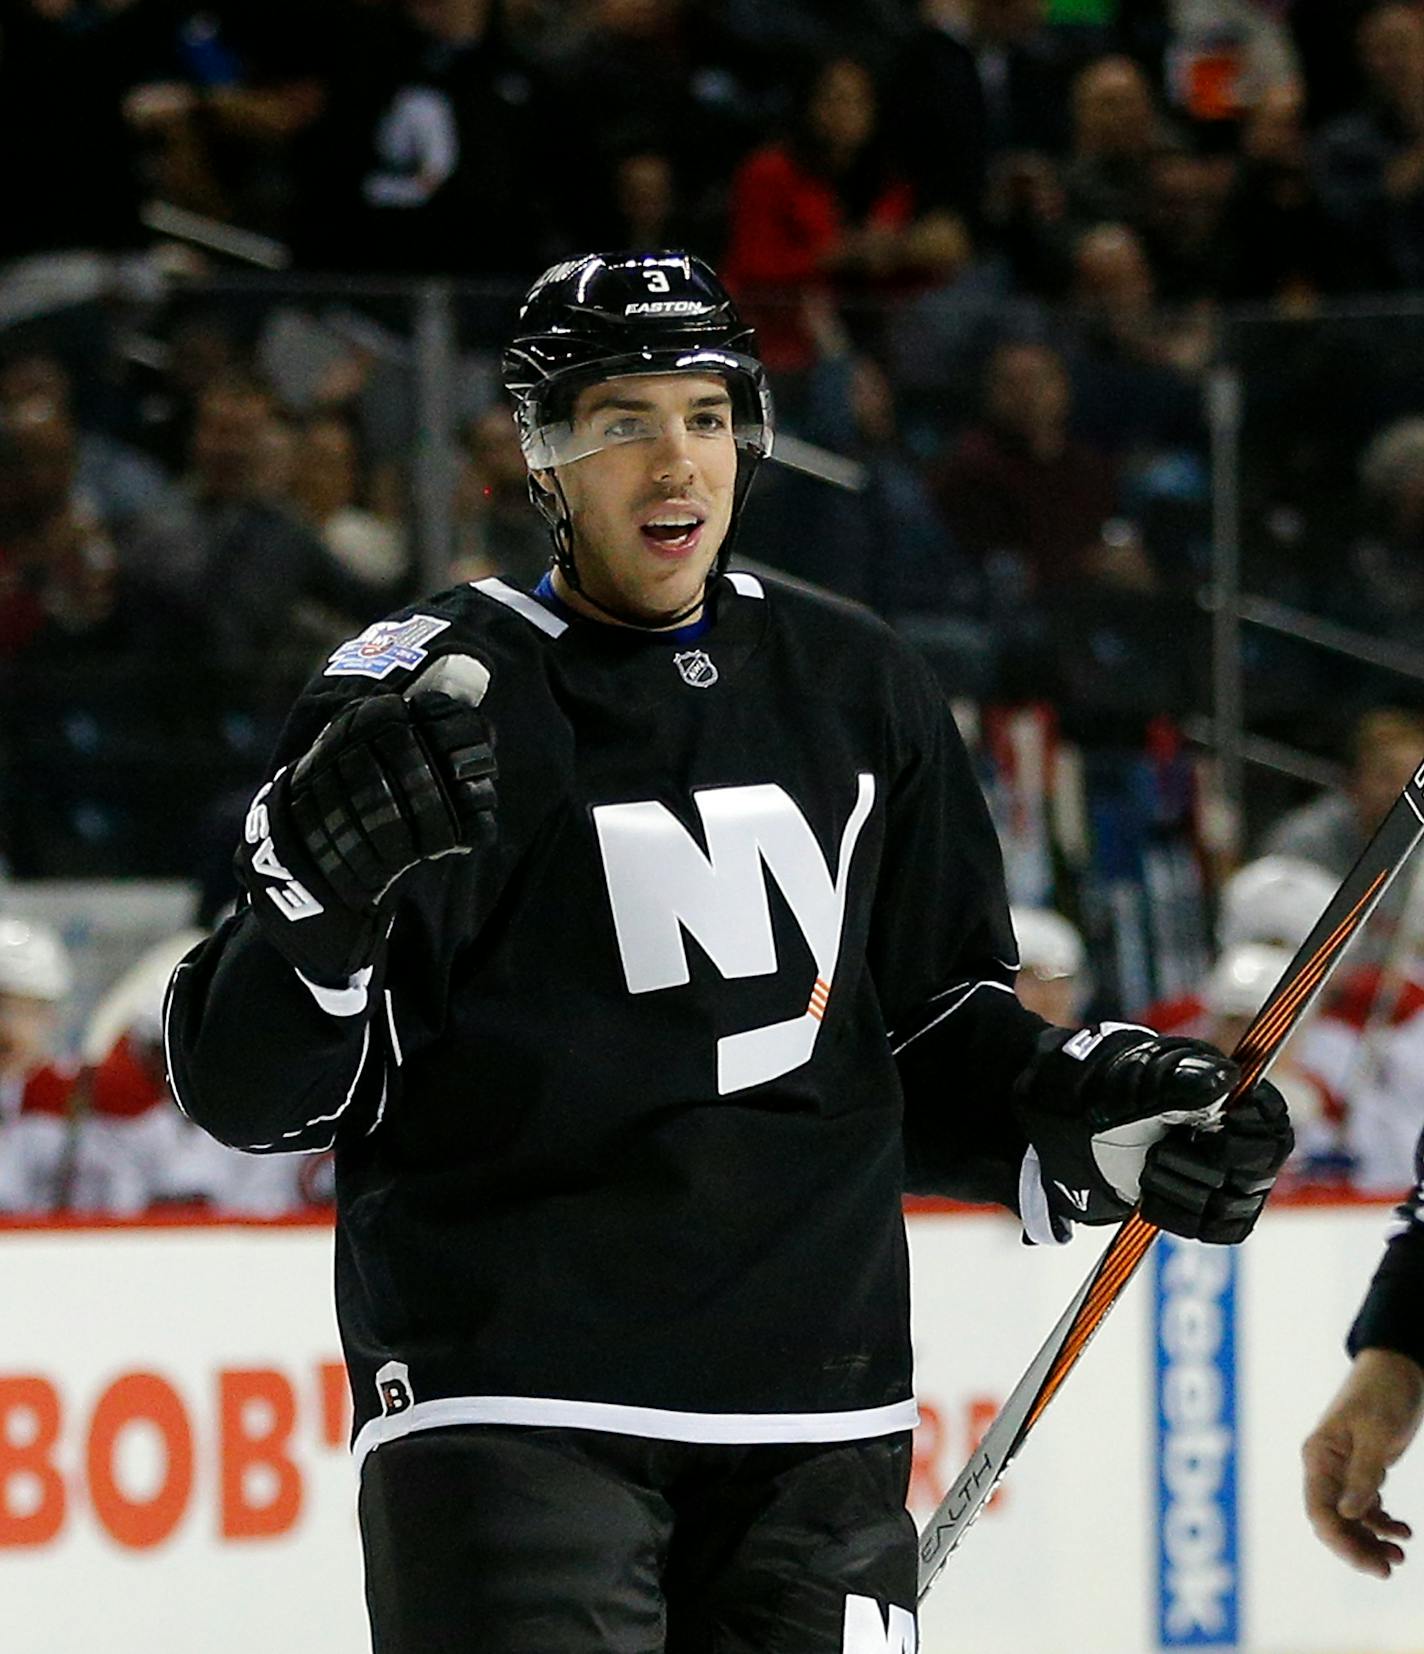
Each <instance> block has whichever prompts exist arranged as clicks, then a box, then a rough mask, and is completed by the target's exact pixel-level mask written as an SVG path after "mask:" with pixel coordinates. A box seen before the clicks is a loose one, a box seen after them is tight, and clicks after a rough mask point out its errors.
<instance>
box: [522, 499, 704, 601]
mask: <svg viewBox="0 0 1424 1654" xmlns="http://www.w3.org/2000/svg"><path fill="white" fill-rule="evenodd" d="M550 481H551V482H552V484H553V487H552V488H546V487H545V486H544V485H543V484H542V483H540V482H538V481H536V479H535V478H534V477H533V476H532V475H531V476H530V478H529V494H530V497H531V498H532V499H533V501H534V505H535V507H536V508H537V510H538V512H539V515H540V516H541V517H543V519H544V521H545V522H546V523H547V524H548V525H549V533H550V535H551V537H552V538H553V541H554V566H555V567H556V568H557V569H558V571H559V573H560V574H561V575H563V577H564V580H565V583H566V584H567V585H568V586H569V588H570V590H572V591H576V592H577V593H578V594H579V596H580V597H581V598H582V599H583V600H584V602H585V603H589V604H591V605H592V606H593V607H594V608H595V609H597V610H598V612H599V613H600V614H604V615H607V616H608V618H609V619H610V620H616V621H617V622H618V623H619V624H620V625H622V626H631V627H634V628H636V629H637V630H638V631H640V632H661V631H666V630H670V629H671V628H672V627H674V626H677V625H679V624H681V622H682V621H684V620H687V619H689V618H690V617H691V616H692V615H695V614H696V613H697V611H698V610H699V609H700V608H701V607H702V605H703V603H704V602H705V601H706V598H707V582H706V581H705V580H704V581H703V583H702V586H701V587H700V589H699V590H698V593H697V596H696V597H694V598H693V600H692V602H691V603H689V604H687V606H686V607H685V608H682V609H679V610H678V611H677V612H676V613H675V614H671V615H659V616H658V618H657V619H656V620H649V619H647V617H646V616H644V615H638V614H634V613H633V612H632V611H631V610H628V609H620V608H616V607H614V606H613V605H612V604H609V603H602V602H600V601H599V599H598V598H596V597H595V596H594V595H593V593H592V592H591V591H589V589H588V587H587V586H585V585H584V583H583V581H582V579H581V578H580V576H579V571H578V564H577V562H576V561H575V560H574V525H573V517H572V514H571V513H570V511H569V502H568V500H567V498H566V497H565V495H564V490H563V487H562V485H561V484H560V482H559V479H558V476H557V475H553V476H551V477H550ZM714 568H718V569H719V572H720V568H719V565H717V564H714Z"/></svg>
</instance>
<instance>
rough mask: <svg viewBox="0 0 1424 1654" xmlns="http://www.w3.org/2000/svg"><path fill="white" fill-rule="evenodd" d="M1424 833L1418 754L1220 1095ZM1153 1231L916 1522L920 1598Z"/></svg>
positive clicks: (1082, 1301)
mask: <svg viewBox="0 0 1424 1654" xmlns="http://www.w3.org/2000/svg"><path fill="white" fill-rule="evenodd" d="M1421 837H1424V764H1422V765H1421V766H1420V767H1419V769H1418V770H1416V771H1415V773H1414V775H1413V777H1412V778H1411V779H1410V781H1409V782H1408V783H1407V784H1406V786H1405V788H1404V791H1403V792H1402V793H1401V794H1400V795H1399V798H1398V799H1397V800H1396V801H1395V804H1394V806H1393V808H1392V809H1391V810H1390V812H1389V814H1388V815H1387V816H1386V817H1385V818H1384V821H1383V822H1382V823H1381V824H1380V827H1379V830H1378V832H1376V833H1375V836H1374V837H1373V838H1372V839H1371V840H1370V842H1369V843H1368V844H1367V845H1366V846H1365V849H1364V851H1363V853H1362V854H1361V856H1360V859H1359V860H1358V861H1357V862H1356V863H1355V865H1354V867H1353V868H1351V870H1350V872H1349V873H1348V874H1347V875H1346V878H1345V880H1344V883H1343V884H1341V886H1340V888H1339V889H1338V890H1337V891H1336V892H1335V894H1334V896H1333V897H1331V899H1330V902H1329V904H1328V905H1327V906H1326V909H1325V911H1324V913H1322V914H1321V916H1320V918H1319V920H1318V921H1317V922H1316V925H1315V928H1314V929H1313V930H1312V931H1311V933H1310V935H1309V936H1307V937H1306V939H1305V941H1304V942H1302V943H1301V945H1300V948H1299V950H1298V952H1297V953H1296V955H1295V957H1294V958H1293V959H1292V960H1291V962H1290V964H1289V965H1288V966H1287V967H1286V969H1285V971H1284V972H1283V973H1282V976H1281V979H1280V981H1279V982H1277V983H1276V985H1275V987H1274V988H1273V989H1272V990H1271V992H1270V994H1269V995H1268V996H1267V999H1266V1002H1265V1004H1264V1005H1263V1006H1262V1007H1261V1009H1260V1010H1259V1011H1258V1012H1257V1013H1256V1016H1255V1018H1254V1020H1253V1021H1252V1022H1251V1024H1250V1026H1249V1027H1248V1028H1247V1029H1246V1032H1245V1033H1244V1034H1243V1035H1242V1036H1241V1038H1240V1040H1239V1041H1238V1042H1237V1045H1236V1049H1235V1050H1234V1051H1233V1052H1232V1053H1231V1055H1232V1057H1233V1058H1234V1059H1235V1061H1236V1062H1238V1063H1239V1064H1240V1066H1241V1076H1240V1078H1239V1079H1238V1080H1237V1082H1236V1085H1235V1086H1234V1087H1233V1088H1232V1091H1231V1094H1230V1096H1229V1097H1228V1098H1227V1103H1226V1106H1227V1108H1228V1109H1229V1108H1230V1107H1231V1104H1232V1103H1233V1102H1234V1101H1235V1100H1236V1099H1237V1098H1238V1097H1241V1096H1244V1095H1245V1093H1246V1092H1248V1091H1250V1089H1251V1088H1252V1087H1253V1086H1254V1085H1255V1084H1256V1082H1257V1081H1258V1080H1260V1079H1261V1078H1262V1076H1263V1075H1264V1074H1265V1072H1266V1070H1267V1069H1268V1068H1269V1067H1270V1066H1271V1063H1272V1062H1273V1061H1274V1060H1275V1058H1276V1056H1277V1055H1278V1053H1279V1052H1280V1049H1281V1047H1282V1046H1283V1045H1284V1044H1285V1042H1286V1039H1287V1038H1288V1036H1289V1035H1290V1032H1291V1030H1292V1029H1293V1028H1294V1027H1295V1025H1296V1024H1297V1023H1298V1022H1299V1021H1300V1019H1301V1017H1302V1016H1304V1015H1305V1013H1306V1011H1307V1010H1308V1009H1309V1007H1310V1004H1311V1001H1312V1000H1313V999H1314V998H1315V996H1316V994H1318V993H1319V992H1320V990H1321V989H1322V988H1323V987H1324V986H1325V984H1326V982H1327V981H1328V980H1329V978H1330V973H1331V972H1332V971H1333V970H1334V969H1335V966H1336V965H1337V964H1338V963H1339V960H1340V955H1341V954H1342V953H1343V952H1344V951H1345V947H1346V945H1347V944H1348V942H1349V941H1350V939H1351V937H1353V936H1354V935H1355V933H1356V932H1357V931H1358V930H1359V929H1360V927H1361V925H1363V924H1364V922H1365V920H1366V919H1367V918H1368V917H1369V916H1370V914H1371V913H1372V912H1373V911H1374V908H1375V905H1376V904H1377V903H1378V901H1379V899H1380V897H1381V896H1383V895H1384V893H1385V891H1386V889H1387V888H1388V887H1389V884H1390V881H1391V880H1392V879H1393V878H1394V876H1395V874H1396V873H1398V872H1399V870H1400V868H1401V867H1403V866H1404V863H1405V862H1406V861H1407V860H1408V858H1409V855H1410V852H1411V851H1412V850H1413V849H1414V847H1415V845H1417V844H1418V843H1419V840H1420V838H1421ZM1158 1233H1159V1231H1158V1229H1157V1227H1156V1226H1155V1225H1154V1224H1151V1223H1148V1222H1147V1221H1146V1220H1145V1219H1143V1218H1142V1217H1141V1216H1139V1215H1138V1214H1137V1213H1136V1212H1134V1213H1133V1214H1132V1216H1131V1217H1130V1218H1128V1219H1127V1220H1126V1222H1124V1223H1123V1225H1122V1226H1121V1228H1119V1229H1118V1231H1117V1233H1116V1234H1115V1235H1114V1236H1113V1238H1112V1240H1111V1241H1110V1242H1109V1243H1108V1247H1107V1250H1106V1251H1105V1252H1104V1253H1103V1255H1102V1257H1101V1258H1100V1259H1099V1261H1098V1264H1097V1266H1096V1268H1095V1269H1094V1270H1093V1272H1092V1274H1091V1275H1089V1277H1088V1279H1087V1280H1086V1281H1084V1282H1083V1284H1082V1286H1081V1287H1079V1289H1078V1291H1077V1293H1076V1294H1075V1295H1074V1298H1073V1301H1072V1302H1071V1303H1070V1304H1069V1305H1068V1308H1067V1309H1066V1310H1065V1311H1064V1312H1063V1315H1062V1317H1061V1319H1060V1320H1059V1322H1058V1325H1057V1326H1056V1327H1054V1329H1053V1331H1052V1332H1051V1333H1050V1334H1049V1335H1048V1339H1047V1341H1046V1342H1045V1344H1044V1346H1043V1348H1042V1349H1041V1350H1040V1351H1039V1352H1038V1354H1037V1355H1036V1356H1035V1357H1034V1358H1033V1361H1032V1363H1031V1364H1030V1366H1029V1369H1028V1371H1027V1372H1026V1373H1025V1374H1024V1375H1023V1377H1022V1378H1021V1379H1020V1380H1019V1382H1018V1384H1017V1385H1016V1386H1015V1387H1014V1391H1013V1394H1012V1395H1011V1396H1010V1397H1009V1399H1008V1400H1007V1401H1006V1402H1005V1403H1004V1405H1003V1407H1002V1408H1001V1409H1000V1410H999V1414H998V1417H997V1418H995V1420H994V1422H993V1423H992V1424H991V1425H990V1426H989V1429H988V1431H987V1432H986V1434H985V1436H984V1438H983V1440H982V1441H981V1442H980V1443H979V1445H978V1447H976V1448H975V1450H974V1452H973V1454H972V1455H971V1457H970V1460H969V1463H968V1464H967V1465H965V1467H964V1469H963V1470H962V1471H961V1472H960V1473H959V1476H958V1477H957V1478H956V1480H955V1482H954V1485H953V1486H952V1487H951V1488H950V1490H949V1492H948V1493H947V1494H946V1495H945V1496H944V1498H943V1499H942V1500H941V1501H940V1504H939V1508H938V1509H937V1510H936V1511H935V1513H934V1515H933V1516H931V1517H930V1519H929V1521H928V1522H926V1523H925V1525H924V1528H923V1529H922V1530H921V1532H920V1582H919V1595H920V1600H921V1601H923V1600H924V1596H925V1593H926V1592H927V1591H928V1590H929V1588H930V1586H931V1585H933V1584H934V1582H935V1580H936V1578H937V1577H938V1576H939V1571H940V1569H941V1568H943V1567H944V1565H945V1563H946V1562H947V1561H948V1560H949V1556H950V1554H951V1552H952V1551H953V1550H954V1549H955V1547H956V1546H957V1545H958V1544H959V1541H960V1540H961V1539H962V1538H963V1537H964V1535H965V1533H966V1532H967V1531H968V1528H969V1525H970V1523H971V1522H973V1520H974V1518H975V1517H976V1516H977V1515H978V1514H979V1512H980V1511H981V1510H982V1509H983V1508H984V1506H985V1505H986V1504H987V1503H988V1501H989V1496H990V1494H991V1493H992V1492H993V1491H994V1488H995V1487H996V1486H997V1485H998V1482H999V1480H1000V1478H1001V1477H1002V1476H1003V1474H1004V1472H1005V1471H1006V1470H1007V1469H1008V1467H1009V1465H1010V1463H1011V1462H1012V1460H1013V1458H1014V1456H1015V1454H1017V1452H1018V1450H1019V1448H1020V1447H1022V1446H1023V1442H1024V1438H1025V1437H1026V1436H1027V1435H1028V1433H1029V1431H1030V1430H1032V1429H1033V1427H1034V1425H1035V1424H1036V1423H1037V1422H1038V1420H1039V1418H1040V1416H1041V1415H1042V1413H1043V1410H1044V1408H1045V1407H1047V1405H1048V1403H1049V1402H1050V1401H1051V1400H1052V1399H1053V1397H1054V1396H1055V1395H1056V1394H1057V1392H1058V1389H1059V1387H1060V1386H1061V1385H1062V1383H1063V1381H1064V1379H1065V1378H1067V1376H1068V1374H1069V1373H1070V1372H1071V1371H1072V1370H1073V1368H1074V1366H1075V1365H1076V1364H1077V1361H1078V1357H1079V1356H1080V1355H1082V1353H1083V1351H1084V1350H1085V1349H1086V1348H1087V1347H1088V1343H1089V1340H1090V1339H1091V1338H1092V1336H1093V1334H1094V1333H1095V1332H1096V1331H1097V1330H1098V1328H1099V1327H1100V1326H1101V1325H1102V1323H1103V1321H1104V1319H1105V1318H1106V1316H1107V1313H1108V1311H1109V1310H1110V1309H1111V1308H1112V1307H1113V1305H1114V1304H1115V1303H1116V1302H1117V1300H1118V1298H1119V1297H1120V1296H1121V1295H1122V1291H1123V1288H1124V1287H1125V1286H1126V1285H1127V1283H1128V1282H1129V1281H1130V1280H1131V1279H1132V1277H1133V1275H1134V1273H1135V1272H1136V1270H1137V1266H1138V1265H1139V1264H1140V1263H1141V1262H1142V1260H1143V1259H1144V1258H1145V1257H1146V1256H1147V1252H1148V1249H1149V1248H1150V1247H1151V1245H1152V1242H1153V1241H1154V1240H1156V1238H1157V1235H1158Z"/></svg>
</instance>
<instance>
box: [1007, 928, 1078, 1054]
mask: <svg viewBox="0 0 1424 1654" xmlns="http://www.w3.org/2000/svg"><path fill="white" fill-rule="evenodd" d="M1009 917H1010V919H1012V921H1013V926H1014V937H1015V939H1016V940H1017V942H1018V945H1019V974H1018V976H1017V977H1016V978H1015V981H1014V992H1015V993H1017V994H1018V996H1019V998H1020V999H1021V1000H1022V1001H1023V1003H1024V1004H1025V1005H1027V1006H1028V1008H1029V1010H1030V1011H1037V1012H1038V1014H1039V1016H1041V1017H1043V1018H1044V1019H1045V1020H1046V1021H1048V1022H1054V1023H1057V1024H1058V1025H1059V1026H1060V1027H1063V1028H1076V1027H1078V1026H1079V1025H1080V1024H1081V1022H1082V1020H1083V1014H1084V1012H1085V1011H1086V1009H1087V1004H1088V1000H1089V998H1090V997H1091V995H1092V979H1091V977H1090V975H1089V972H1088V956H1087V952H1086V950H1085V949H1084V947H1083V938H1082V936H1081V935H1080V934H1079V931H1078V927H1077V926H1076V925H1075V924H1073V922H1072V921H1071V920H1069V919H1065V918H1064V917H1063V915H1062V914H1061V913H1055V912H1053V910H1052V909H1051V908H1046V907H1015V908H1011V909H1010V911H1009Z"/></svg>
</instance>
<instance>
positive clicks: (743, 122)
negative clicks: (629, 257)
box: [538, 0, 779, 251]
mask: <svg viewBox="0 0 1424 1654" xmlns="http://www.w3.org/2000/svg"><path fill="white" fill-rule="evenodd" d="M768 9H773V10H775V9H779V8H768ZM720 12H721V8H720V7H717V6H708V5H705V4H702V3H701V0H584V3H583V5H582V7H581V21H582V23H583V26H584V27H583V33H582V37H581V38H580V39H579V40H578V41H577V44H576V46H575V48H574V50H572V51H571V52H570V53H569V55H568V58H567V60H566V62H565V64H564V65H563V66H562V72H561V73H559V74H558V75H557V76H556V77H555V78H554V81H553V83H552V85H551V86H550V88H549V97H548V100H547V106H546V107H545V108H544V109H543V111H542V113H541V117H540V125H541V127H542V128H543V129H544V130H543V132H542V134H541V136H542V140H543V144H542V147H541V149H540V151H539V155H540V160H539V162H538V165H539V166H540V168H541V169H542V171H543V172H544V173H545V174H546V176H545V178H544V179H543V180H542V182H543V183H544V186H545V191H546V194H548V195H549V196H550V197H551V198H552V199H553V200H554V201H556V202H557V203H558V205H559V216H560V218H561V220H562V221H563V222H564V223H567V224H572V225H579V224H581V223H583V222H584V221H585V219H586V214H587V205H586V204H587V202H588V200H589V199H590V198H596V197H597V196H598V193H599V181H600V179H603V178H606V177H608V176H609V174H610V173H611V171H612V169H613V166H614V164H615V162H616V160H617V158H618V157H619V156H621V155H625V154H628V153H630V152H631V151H632V150H634V149H639V150H642V151H655V152H656V153H658V154H660V155H666V156H667V157H668V159H669V161H670V163H671V166H672V169H673V171H674V173H675V174H676V176H677V178H678V180H679V185H680V188H681V190H682V191H683V193H684V195H685V197H686V199H687V201H688V202H689V204H690V207H691V210H692V211H693V212H694V213H695V214H698V215H700V214H701V213H702V211H703V210H704V206H705V198H706V197H707V196H708V195H709V194H713V195H715V194H719V193H720V192H721V190H722V189H723V188H724V187H725V185H726V181H727V174H728V172H729V171H730V170H731V168H732V167H733V166H734V165H735V164H736V162H737V160H738V159H739V158H740V157H741V156H742V155H743V154H744V153H745V151H746V150H747V149H748V147H749V146H750V145H751V144H752V143H753V142H754V141H755V140H756V138H757V137H758V136H759V134H760V133H761V131H762V130H763V129H764V128H765V125H766V122H767V118H768V111H767V110H766V109H765V108H764V106H763V104H762V101H761V99H760V97H759V94H758V92H757V90H756V89H755V88H754V87H753V86H752V85H751V84H750V83H749V82H748V80H747V79H746V75H745V70H746V68H747V52H746V50H745V46H744V45H742V44H741V43H739V42H738V41H737V40H736V39H735V37H734V35H733V34H732V33H731V32H729V31H728V30H727V29H726V27H725V26H724V23H723V19H722V17H721V15H720ZM574 250H576V251H582V250H583V249H582V248H581V247H580V248H576V249H574Z"/></svg>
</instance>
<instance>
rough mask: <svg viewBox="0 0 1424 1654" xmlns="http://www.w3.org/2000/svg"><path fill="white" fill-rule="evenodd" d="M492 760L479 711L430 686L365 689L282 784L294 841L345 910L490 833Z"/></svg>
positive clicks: (372, 900) (372, 901)
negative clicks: (406, 693)
mask: <svg viewBox="0 0 1424 1654" xmlns="http://www.w3.org/2000/svg"><path fill="white" fill-rule="evenodd" d="M494 776H495V761H494V750H493V743H492V740H491V737H490V730H489V725H488V724H487V723H486V722H485V720H484V718H482V717H481V716H480V714H479V712H478V711H476V709H475V708H474V707H472V706H468V705H466V704H465V703H464V702H463V701H457V700H456V699H454V697H453V696H450V695H445V694H441V693H440V692H439V691H438V690H432V691H428V692H426V693H424V694H419V695H416V696H414V697H413V698H412V699H410V700H406V699H405V698H404V697H403V696H400V695H371V696H367V697H365V698H364V699H362V700H359V701H357V702H355V704H354V705H352V706H348V707H347V708H346V710H345V711H344V712H341V713H338V715H337V716H336V717H335V718H333V719H332V720H331V722H330V723H329V724H328V725H327V726H326V728H325V729H324V730H323V731H322V732H321V734H320V735H319V736H318V737H317V739H316V741H315V742H314V743H313V745H312V747H311V749H310V751H308V752H307V753H305V754H304V755H303V756H302V757H301V758H300V759H299V760H298V761H297V763H296V765H295V766H294V767H293V769H292V771H291V775H290V778H288V779H287V781H286V803H287V808H288V810H289V812H290V816H291V820H292V823H293V825H294V827H295V828H296V831H297V833H298V834H299V835H300V838H301V841H302V844H303V845H304V847H305V848H306V850H307V852H308V853H309V854H310V855H311V857H312V859H313V860H314V861H315V863H316V866H317V868H318V870H319V872H320V874H321V876H322V878H323V879H324V880H325V881H326V883H327V884H328V886H329V887H330V888H331V890H332V891H333V893H334V894H335V896H336V898H337V900H338V901H340V902H342V903H343V904H344V905H345V906H346V907H349V908H352V909H355V910H356V911H361V910H364V909H371V908H374V907H376V906H377V905H378V904H379V903H380V901H381V899H382V897H384V896H385V895H386V893H387V892H388V891H389V890H390V888H391V886H392V885H393V884H394V883H395V881H396V880H397V879H398V878H400V876H401V874H403V873H408V872H409V871H410V870H411V868H413V867H414V866H416V864H417V863H418V862H422V861H429V860H432V859H434V858H435V857H436V856H449V855H458V854H460V853H462V852H468V851H470V850H472V849H474V848H475V847H476V846H477V845H479V844H481V843H483V842H484V841H485V840H486V839H487V838H489V837H490V836H491V835H492V833H493V826H494V802H495V797H494Z"/></svg>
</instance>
